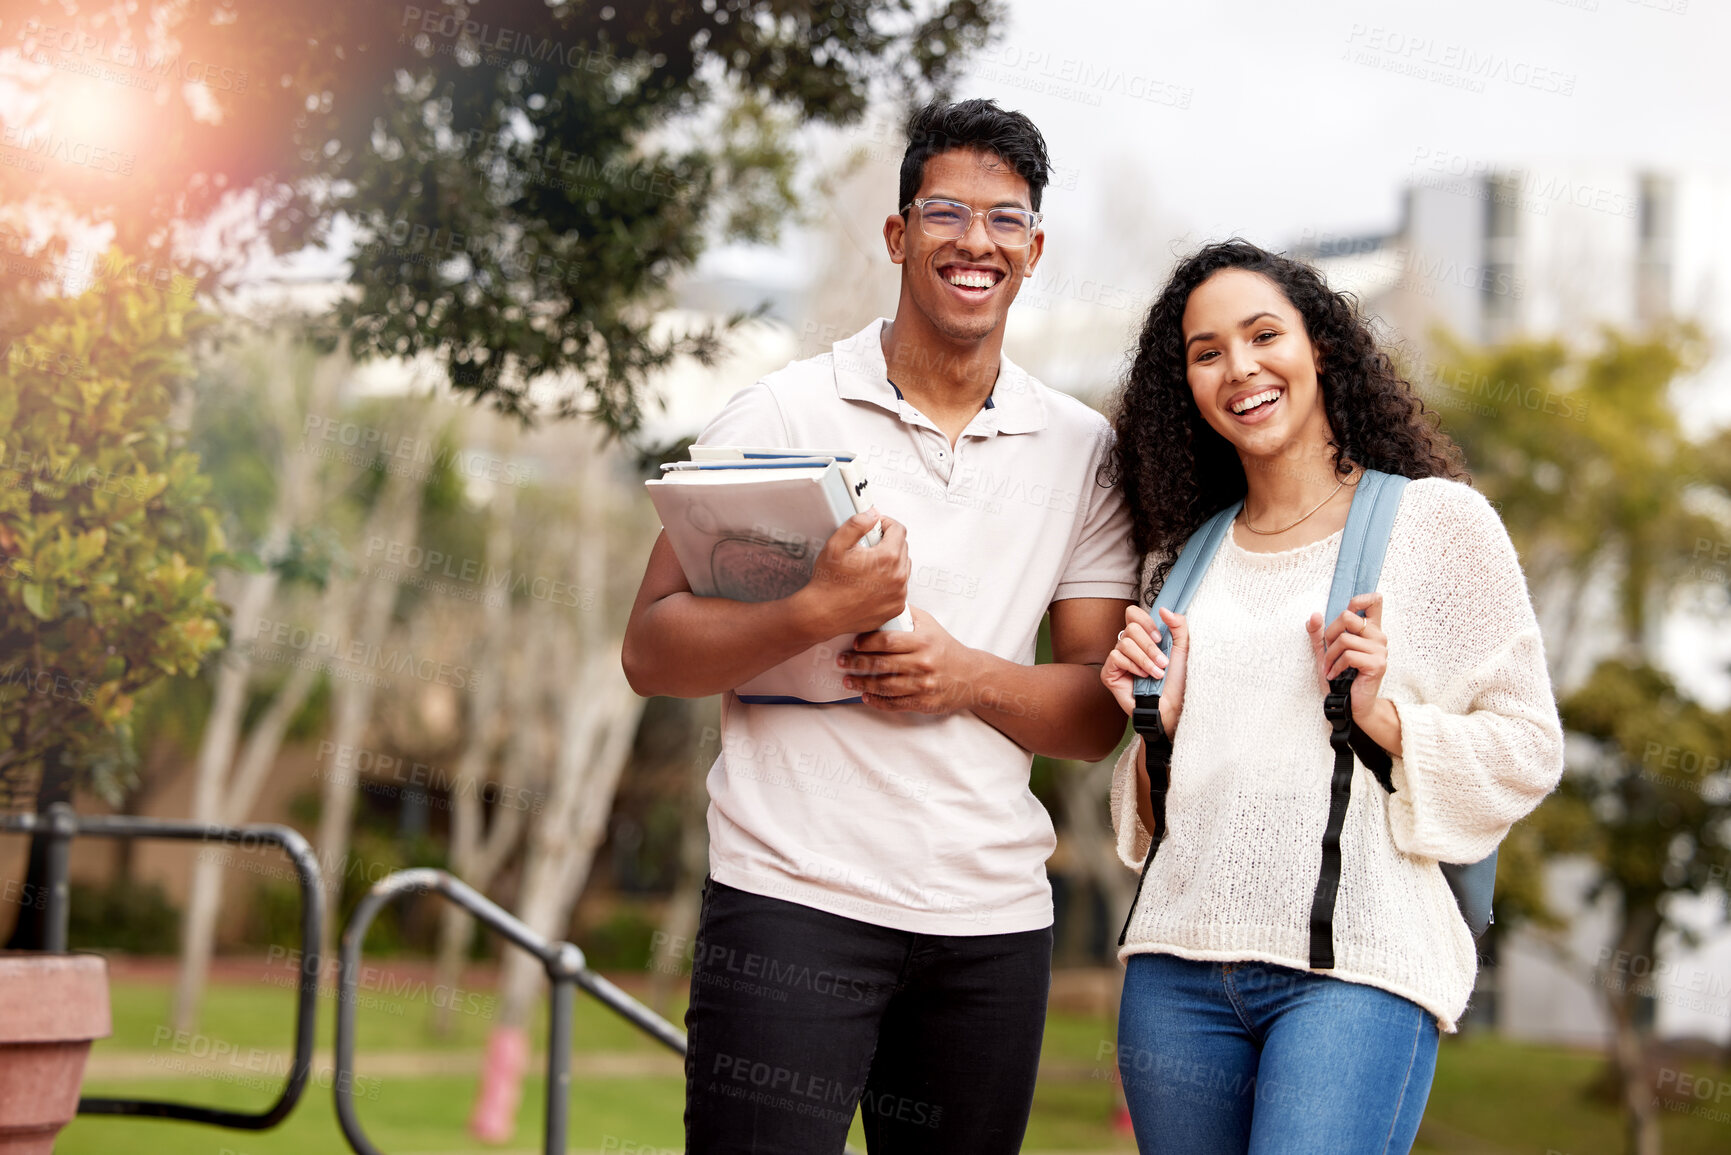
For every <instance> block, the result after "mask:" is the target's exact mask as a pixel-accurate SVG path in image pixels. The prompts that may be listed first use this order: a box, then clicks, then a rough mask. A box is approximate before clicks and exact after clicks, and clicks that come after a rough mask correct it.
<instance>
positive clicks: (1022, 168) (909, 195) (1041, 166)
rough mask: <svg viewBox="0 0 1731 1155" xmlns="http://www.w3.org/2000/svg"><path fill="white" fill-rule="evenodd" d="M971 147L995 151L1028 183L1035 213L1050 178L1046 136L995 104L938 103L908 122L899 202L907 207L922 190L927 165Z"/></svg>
mask: <svg viewBox="0 0 1731 1155" xmlns="http://www.w3.org/2000/svg"><path fill="white" fill-rule="evenodd" d="M958 148H973V149H979V150H980V151H981V152H989V153H995V154H996V155H997V156H999V157H1001V158H1003V160H1004V163H1006V164H1008V165H1009V166H1010V167H1011V168H1013V169H1015V170H1016V172H1017V173H1018V174H1020V176H1021V177H1022V179H1023V180H1025V181H1027V182H1028V201H1029V203H1030V204H1031V205H1032V207H1033V208H1034V210H1035V211H1036V212H1038V211H1039V208H1040V193H1041V192H1042V191H1044V189H1045V187H1046V182H1047V181H1048V180H1050V179H1051V168H1052V162H1051V159H1050V158H1049V157H1048V156H1047V155H1046V138H1045V137H1043V136H1041V135H1040V130H1039V129H1037V128H1035V127H1034V122H1033V121H1031V120H1029V119H1028V118H1027V117H1026V116H1023V115H1022V114H1021V113H1019V112H1011V111H1008V110H1006V109H1002V108H999V107H998V105H997V103H996V102H995V101H991V100H964V101H961V102H960V103H957V104H945V103H943V102H942V101H936V100H934V101H933V102H932V103H930V104H928V105H926V106H925V107H924V108H922V109H920V110H919V111H918V112H916V113H914V115H913V118H912V119H911V120H909V121H908V150H907V152H905V153H903V154H902V186H901V199H900V200H898V201H897V202H896V203H897V204H898V205H906V204H907V203H908V202H910V201H912V200H913V199H914V197H915V196H916V195H917V194H918V193H919V191H920V182H921V181H922V180H924V179H925V175H926V161H927V160H929V159H930V158H932V157H934V156H937V155H938V154H939V153H945V152H949V151H951V150H952V149H958Z"/></svg>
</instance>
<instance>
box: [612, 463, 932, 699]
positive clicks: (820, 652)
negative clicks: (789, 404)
mask: <svg viewBox="0 0 1731 1155" xmlns="http://www.w3.org/2000/svg"><path fill="white" fill-rule="evenodd" d="M661 469H662V476H661V477H659V478H657V479H653V480H651V481H648V482H646V483H645V485H646V486H647V488H648V490H649V497H650V500H651V501H653V502H654V503H655V511H656V512H657V513H658V514H660V515H661V524H662V526H663V528H665V529H666V531H667V540H668V542H669V543H670V544H671V545H672V546H673V552H674V554H675V555H676V556H677V557H678V558H679V564H680V566H681V567H682V568H683V569H684V570H685V580H686V581H687V582H689V583H690V585H691V592H692V593H695V594H697V595H699V596H700V597H719V598H731V599H733V600H734V601H742V602H767V601H775V600H776V599H778V598H784V597H787V596H789V595H790V594H793V593H795V592H797V591H798V590H799V589H801V588H802V587H803V586H804V585H805V583H806V582H807V581H809V580H811V571H812V566H813V565H814V564H815V562H816V561H817V555H818V554H819V553H820V552H821V551H822V550H823V547H824V543H825V542H827V541H828V540H829V537H830V535H831V534H833V533H834V532H835V531H836V529H837V527H839V526H840V525H841V523H842V522H844V521H846V520H847V519H848V518H850V517H852V516H853V515H854V514H856V513H863V512H864V511H866V510H868V509H870V508H872V496H871V486H870V483H869V482H868V481H867V479H866V475H865V470H864V469H863V468H862V467H861V465H860V463H859V462H858V461H856V460H855V458H854V455H853V454H851V453H842V452H834V451H830V450H810V449H762V448H745V447H736V446H720V445H695V446H692V449H691V460H689V461H676V462H673V463H671V464H668V465H663V466H662V467H661ZM882 536H883V535H882V527H881V526H874V527H873V528H872V531H871V532H870V533H869V534H867V535H866V536H865V538H863V539H862V540H861V542H860V544H859V546H858V547H857V548H861V549H869V548H871V547H872V546H875V545H877V544H878V542H879V541H880V540H882ZM880 628H881V629H886V630H911V629H913V616H912V615H911V614H910V613H909V612H908V611H906V610H903V611H902V612H901V613H900V614H898V615H897V616H896V617H895V618H893V619H891V620H890V621H887V622H885V623H884V624H883V625H882V626H881V627H880ZM853 640H854V635H852V634H843V635H841V636H840V637H837V638H833V639H831V640H830V641H828V642H826V643H824V644H823V645H819V646H813V647H812V648H811V649H809V650H807V651H806V652H805V653H803V654H797V655H795V656H794V657H792V658H789V659H788V660H787V661H785V662H782V663H781V664H780V665H778V666H775V667H772V668H771V669H769V670H766V671H764V672H763V673H762V674H759V675H758V676H757V677H755V678H752V679H751V680H750V681H747V682H745V683H744V684H742V685H740V686H738V687H736V688H735V690H734V692H735V693H736V694H738V695H739V700H740V701H742V702H750V703H753V704H758V705H842V704H850V703H858V702H859V700H860V699H859V697H858V696H857V695H855V694H854V693H853V692H852V691H850V690H848V689H846V688H845V687H844V686H843V685H842V682H841V679H842V674H841V670H840V668H839V667H838V666H837V665H836V664H835V656H836V655H837V654H839V653H841V652H842V651H843V650H847V649H851V648H852V647H853Z"/></svg>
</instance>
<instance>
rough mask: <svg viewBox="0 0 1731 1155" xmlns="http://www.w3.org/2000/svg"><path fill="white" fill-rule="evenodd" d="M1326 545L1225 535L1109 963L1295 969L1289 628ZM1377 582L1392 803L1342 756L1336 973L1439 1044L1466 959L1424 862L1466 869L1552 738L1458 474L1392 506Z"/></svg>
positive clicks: (1299, 691)
mask: <svg viewBox="0 0 1731 1155" xmlns="http://www.w3.org/2000/svg"><path fill="white" fill-rule="evenodd" d="M1339 550H1340V534H1339V533H1335V534H1333V535H1331V536H1329V537H1327V538H1324V539H1323V540H1321V541H1318V542H1314V543H1312V544H1310V545H1306V546H1300V547H1299V548H1297V549H1292V550H1286V551H1283V552H1280V553H1251V552H1249V551H1247V550H1245V549H1243V548H1242V547H1240V546H1239V545H1237V543H1236V542H1235V541H1234V540H1233V538H1232V535H1230V534H1228V535H1227V538H1226V540H1225V542H1224V543H1222V545H1221V547H1220V552H1219V553H1217V554H1216V555H1215V557H1214V562H1213V565H1211V566H1210V567H1209V569H1208V572H1207V574H1206V576H1205V577H1204V578H1203V581H1202V584H1201V586H1200V587H1199V588H1198V589H1197V591H1196V595H1195V598H1194V599H1193V601H1192V602H1191V605H1190V610H1189V614H1188V615H1187V617H1188V621H1189V625H1190V637H1191V641H1190V658H1189V668H1188V673H1187V675H1186V679H1187V682H1186V689H1185V692H1184V709H1183V715H1182V717H1181V718H1180V720H1179V723H1178V729H1177V733H1176V735H1175V738H1174V743H1173V752H1172V782H1171V788H1170V792H1169V793H1168V795H1167V802H1166V819H1167V835H1166V839H1165V841H1164V842H1163V843H1161V846H1160V850H1159V853H1157V854H1156V855H1155V856H1154V864H1153V866H1152V868H1151V869H1150V870H1149V872H1148V879H1147V882H1146V884H1145V885H1144V886H1143V888H1142V895H1141V898H1140V899H1139V900H1138V902H1137V904H1136V909H1135V912H1134V916H1133V917H1132V918H1131V920H1130V928H1129V935H1128V936H1127V938H1126V939H1125V943H1126V945H1125V946H1124V947H1123V949H1122V950H1120V951H1119V958H1120V959H1123V958H1126V957H1128V956H1129V955H1132V954H1137V953H1141V952H1160V953H1166V954H1174V955H1180V956H1182V957H1184V958H1190V959H1203V960H1221V961H1232V960H1251V959H1255V960H1260V961H1264V962H1271V963H1277V964H1280V965H1283V966H1289V967H1295V968H1297V969H1300V970H1303V969H1306V968H1307V966H1308V959H1309V941H1310V939H1309V918H1310V903H1311V895H1312V892H1313V890H1314V888H1315V886H1316V874H1317V869H1318V866H1319V864H1320V862H1321V860H1322V830H1323V827H1324V825H1325V824H1326V822H1327V818H1328V789H1329V777H1330V774H1331V771H1332V768H1333V765H1334V754H1333V750H1332V749H1331V748H1330V746H1329V744H1328V730H1329V727H1328V722H1327V720H1326V719H1324V717H1323V714H1322V698H1323V694H1324V693H1325V692H1326V686H1325V683H1324V682H1323V680H1322V678H1321V675H1319V674H1318V673H1317V670H1316V661H1315V657H1314V655H1313V653H1312V650H1311V647H1310V637H1309V635H1308V634H1307V633H1306V632H1305V622H1306V621H1307V620H1308V619H1309V617H1310V614H1311V613H1312V612H1315V611H1320V610H1322V609H1323V607H1324V604H1325V603H1326V601H1327V599H1328V587H1329V581H1330V578H1331V577H1332V576H1333V572H1334V562H1335V557H1336V555H1337V554H1338V553H1339ZM1377 588H1378V589H1380V590H1381V591H1382V594H1383V615H1382V626H1383V630H1384V632H1386V633H1387V635H1388V673H1387V674H1386V676H1385V677H1384V679H1383V683H1382V690H1381V694H1382V696H1383V697H1385V698H1388V699H1389V700H1390V701H1392V702H1393V703H1394V704H1395V706H1396V709H1397V710H1398V711H1399V713H1400V721H1401V741H1402V747H1403V755H1404V756H1403V757H1400V758H1396V759H1395V760H1394V775H1393V780H1394V784H1395V793H1394V794H1392V795H1390V794H1387V793H1385V792H1384V790H1383V789H1382V787H1381V786H1379V785H1378V784H1377V782H1376V779H1375V778H1374V777H1372V776H1371V774H1370V772H1369V771H1368V770H1366V769H1365V768H1364V767H1363V765H1362V764H1358V765H1357V767H1356V770H1355V773H1354V775H1353V781H1352V803H1351V805H1350V807H1349V808H1348V810H1347V815H1346V826H1345V828H1344V830H1343V831H1342V833H1341V838H1340V843H1341V881H1340V894H1339V897H1338V899H1337V900H1336V904H1335V913H1334V948H1335V969H1334V970H1333V971H1332V972H1319V973H1332V974H1333V975H1334V976H1335V977H1337V978H1341V979H1345V980H1347V981H1350V982H1359V983H1368V984H1370V985H1371V986H1376V987H1381V988H1382V989H1384V990H1387V991H1392V992H1393V993H1395V994H1398V995H1401V996H1403V997H1405V998H1408V999H1411V1000H1412V1001H1413V1002H1415V1003H1417V1004H1418V1005H1419V1006H1421V1007H1424V1008H1425V1009H1426V1010H1427V1011H1430V1012H1431V1013H1432V1014H1434V1015H1435V1016H1436V1018H1437V1022H1438V1025H1439V1026H1440V1027H1441V1029H1443V1030H1444V1031H1453V1030H1454V1029H1455V1022H1456V1020H1457V1019H1458V1018H1459V1017H1460V1014H1461V1012H1462V1011H1463V1010H1465V1009H1466V1005H1467V999H1468V997H1469V996H1470V995H1471V993H1472V988H1473V977H1474V974H1475V971H1476V968H1477V955H1476V952H1475V950H1474V945H1473V939H1472V935H1471V933H1470V932H1469V931H1468V930H1467V926H1466V923H1465V922H1464V921H1463V920H1462V918H1461V915H1460V911H1459V909H1458V908H1457V907H1456V905H1455V900H1454V895H1453V894H1452V893H1451V892H1450V891H1449V888H1448V883H1447V882H1446V881H1445V880H1444V879H1443V876H1442V872H1441V870H1440V869H1439V868H1438V866H1437V863H1438V862H1439V861H1441V862H1476V861H1477V860H1478V859H1480V858H1483V857H1484V856H1485V855H1486V854H1488V853H1490V851H1491V850H1492V849H1494V848H1495V847H1496V845H1497V843H1498V841H1500V840H1501V838H1502V837H1503V835H1504V833H1506V832H1507V831H1508V829H1509V827H1510V826H1511V825H1512V824H1513V823H1515V822H1516V821H1518V820H1519V819H1520V818H1521V817H1522V816H1523V815H1525V814H1526V813H1527V812H1529V811H1530V810H1532V809H1533V807H1534V806H1536V805H1538V803H1539V800H1540V799H1542V798H1543V797H1544V796H1545V795H1546V794H1547V793H1548V792H1549V791H1550V790H1551V789H1552V787H1554V786H1555V785H1556V783H1557V780H1558V778H1559V777H1560V776H1561V774H1562V769H1563V737H1562V728H1561V726H1560V725H1559V723H1558V720H1557V709H1556V704H1555V702H1554V700H1553V698H1552V696H1551V685H1550V680H1549V677H1548V675H1547V674H1546V671H1545V656H1544V648H1543V643H1542V642H1541V641H1540V638H1539V629H1538V624H1537V622H1536V621H1535V620H1534V617H1533V610H1532V604H1531V602H1530V601H1529V599H1528V597H1527V588H1526V581H1525V579H1524V577H1523V576H1522V574H1521V568H1520V563H1519V561H1518V560H1517V559H1516V557H1515V551H1514V547H1513V546H1512V545H1510V543H1509V538H1508V534H1507V533H1506V532H1505V531H1504V529H1503V526H1502V522H1501V521H1500V520H1498V518H1497V515H1496V513H1495V511H1493V510H1492V509H1491V507H1490V504H1489V503H1488V502H1486V501H1485V499H1484V498H1483V497H1481V496H1480V495H1479V494H1478V493H1476V492H1475V491H1473V490H1472V489H1470V488H1469V487H1467V486H1465V485H1462V484H1459V483H1458V482H1453V481H1445V480H1442V479H1440V478H1432V479H1426V480H1420V481H1415V482H1413V483H1412V484H1410V485H1408V486H1407V488H1406V491H1405V493H1404V495H1403V496H1402V499H1401V504H1400V512H1399V514H1398V516H1397V517H1396V519H1395V523H1394V530H1393V533H1392V534H1391V536H1390V540H1389V547H1388V554H1387V557H1386V559H1385V561H1384V563H1383V569H1382V578H1381V581H1380V582H1379V583H1378V587H1377ZM1138 748H1139V744H1138V743H1132V744H1131V745H1130V747H1129V748H1128V749H1127V750H1126V751H1125V753H1124V756H1123V758H1121V759H1120V760H1119V762H1118V767H1117V772H1116V775H1115V777H1114V780H1113V787H1112V821H1113V825H1114V826H1115V827H1116V830H1117V834H1118V853H1119V857H1121V858H1122V859H1123V860H1124V863H1125V864H1126V865H1128V866H1130V867H1132V868H1138V869H1139V868H1140V867H1141V865H1142V861H1143V857H1144V856H1145V855H1146V854H1147V851H1148V831H1147V830H1146V829H1144V828H1143V826H1142V823H1141V821H1140V819H1139V818H1138V816H1137V813H1136V766H1135V755H1136V751H1137V750H1138Z"/></svg>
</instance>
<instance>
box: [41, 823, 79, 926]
mask: <svg viewBox="0 0 1731 1155" xmlns="http://www.w3.org/2000/svg"><path fill="white" fill-rule="evenodd" d="M77 833H78V815H77V814H75V813H74V812H73V810H72V807H71V806H70V805H69V804H67V803H65V802H56V803H53V804H52V805H50V806H49V807H48V829H47V830H45V831H44V832H43V836H44V837H45V838H46V839H47V840H48V863H47V866H48V904H47V907H46V908H45V909H44V910H43V913H42V949H43V950H44V951H45V952H46V953H48V954H65V953H66V944H67V934H68V927H69V924H70V922H71V919H72V884H71V873H72V838H73V835H75V834H77Z"/></svg>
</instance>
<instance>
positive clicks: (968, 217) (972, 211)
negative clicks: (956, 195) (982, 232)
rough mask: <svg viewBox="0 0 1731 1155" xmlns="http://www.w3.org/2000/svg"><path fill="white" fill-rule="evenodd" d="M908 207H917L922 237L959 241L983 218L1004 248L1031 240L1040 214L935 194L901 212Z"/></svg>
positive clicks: (993, 237) (997, 241) (993, 235)
mask: <svg viewBox="0 0 1731 1155" xmlns="http://www.w3.org/2000/svg"><path fill="white" fill-rule="evenodd" d="M909 209H919V210H920V228H922V229H924V230H925V234H926V236H928V237H931V238H933V239H934V240H939V241H958V240H961V239H962V238H963V237H965V236H967V235H968V230H969V229H971V228H973V226H974V218H975V217H985V218H986V235H987V236H988V237H990V238H991V239H992V243H993V244H995V245H1002V246H1003V247H1005V248H1007V249H1019V248H1022V247H1024V246H1025V245H1027V244H1028V242H1030V241H1032V240H1033V239H1034V229H1035V228H1036V227H1038V226H1039V223H1040V217H1041V214H1039V213H1036V212H1029V211H1028V210H1027V209H1008V208H992V209H976V208H970V207H969V206H967V205H965V204H963V203H962V202H960V201H947V200H943V199H941V198H938V197H924V198H922V199H920V200H917V201H909V202H908V203H907V204H905V205H903V206H902V211H903V212H904V213H905V212H907V211H908V210H909Z"/></svg>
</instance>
